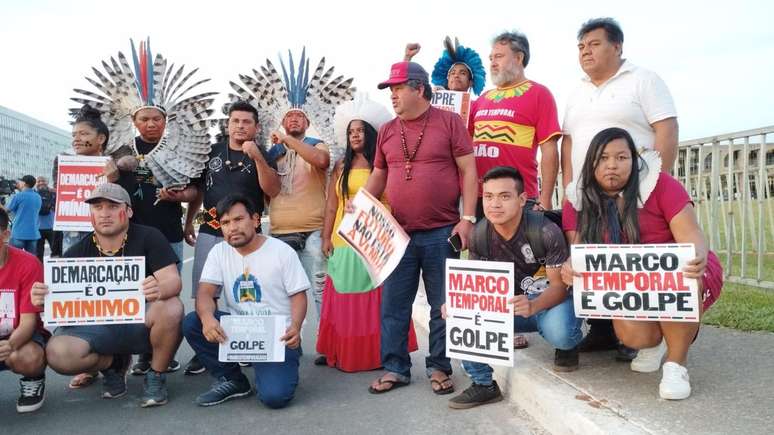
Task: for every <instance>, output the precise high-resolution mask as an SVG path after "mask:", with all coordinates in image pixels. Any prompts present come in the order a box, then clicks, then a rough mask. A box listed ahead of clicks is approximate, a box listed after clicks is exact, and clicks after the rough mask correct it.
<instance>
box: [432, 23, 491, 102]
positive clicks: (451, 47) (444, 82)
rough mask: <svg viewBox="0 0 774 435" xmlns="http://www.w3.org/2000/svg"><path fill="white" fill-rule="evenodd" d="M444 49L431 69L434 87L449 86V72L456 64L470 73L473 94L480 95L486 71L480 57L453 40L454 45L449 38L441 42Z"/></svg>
mask: <svg viewBox="0 0 774 435" xmlns="http://www.w3.org/2000/svg"><path fill="white" fill-rule="evenodd" d="M443 45H444V47H445V48H446V49H445V50H444V52H443V54H442V55H441V57H440V58H439V59H438V61H437V62H436V63H435V66H434V67H433V74H432V77H431V80H432V82H433V84H434V85H436V86H442V87H444V88H446V87H448V86H449V70H450V69H451V68H452V67H453V66H454V65H456V64H458V63H461V64H463V65H465V66H466V67H467V68H468V71H470V78H471V82H472V88H473V92H474V93H475V94H476V95H480V94H481V91H483V90H484V85H485V84H486V69H485V68H484V64H483V63H482V62H481V57H480V56H479V55H478V53H476V51H475V50H473V49H471V48H468V47H463V46H462V45H460V41H459V40H457V38H454V44H452V40H451V38H450V37H448V36H447V37H446V39H444V41H443Z"/></svg>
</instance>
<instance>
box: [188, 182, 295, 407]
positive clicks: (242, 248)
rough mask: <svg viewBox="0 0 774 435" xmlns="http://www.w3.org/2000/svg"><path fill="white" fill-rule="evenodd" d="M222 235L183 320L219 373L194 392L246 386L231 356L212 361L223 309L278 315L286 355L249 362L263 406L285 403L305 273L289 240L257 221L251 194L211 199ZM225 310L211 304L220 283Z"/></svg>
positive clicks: (222, 395) (212, 399)
mask: <svg viewBox="0 0 774 435" xmlns="http://www.w3.org/2000/svg"><path fill="white" fill-rule="evenodd" d="M216 210H217V218H218V220H219V222H220V227H221V230H222V231H223V238H224V241H222V242H220V243H218V244H217V245H215V246H214V247H213V248H212V250H211V251H210V253H209V255H208V256H207V261H206V262H205V263H204V268H203V269H202V275H201V279H200V280H199V289H198V291H197V293H196V312H193V313H190V314H188V316H186V318H185V320H183V335H184V336H185V338H186V340H188V344H190V345H191V347H192V348H193V349H194V351H195V352H196V356H197V358H198V359H199V361H200V362H201V363H202V364H204V366H205V367H206V368H207V370H209V371H210V373H211V374H212V375H213V376H214V377H215V378H216V379H217V382H216V383H215V384H214V385H213V386H212V388H211V389H210V390H209V391H207V392H205V393H204V394H202V395H200V396H199V397H197V398H196V403H197V404H199V405H200V406H212V405H217V404H219V403H222V402H225V401H226V400H229V399H235V398H238V397H245V396H248V395H250V394H251V393H252V387H251V386H250V381H249V380H248V379H247V377H246V376H245V375H244V374H242V371H241V369H240V368H239V365H238V364H236V363H223V362H219V361H218V345H219V343H223V342H225V341H226V334H225V332H224V330H223V328H222V327H221V325H220V318H221V317H222V316H225V315H229V314H231V315H284V316H286V318H287V322H286V330H285V334H284V335H283V336H282V341H283V342H284V343H285V361H284V362H265V363H254V364H253V368H254V369H255V381H256V388H257V390H258V396H259V399H260V401H261V402H263V404H264V405H266V406H267V407H269V408H282V407H285V406H286V405H287V404H288V403H289V402H290V400H291V399H293V394H294V393H295V389H296V386H297V385H298V360H299V357H300V356H301V324H302V323H303V321H304V317H306V304H307V300H306V291H307V290H308V289H309V287H310V285H309V279H308V278H307V276H306V273H305V272H304V268H303V267H302V266H301V262H300V261H299V259H298V256H297V255H296V253H295V251H293V248H291V247H290V246H288V245H287V244H285V243H283V242H281V241H279V240H277V239H274V238H271V237H266V236H264V235H262V234H256V233H255V229H256V228H257V227H258V225H260V224H261V220H260V215H258V213H257V212H256V209H255V205H253V203H252V201H251V200H250V199H249V198H247V197H246V196H244V195H242V194H230V195H228V196H226V197H225V198H223V199H222V200H221V201H220V202H219V203H218V205H217V207H216ZM221 287H222V288H223V292H222V294H221V295H220V298H221V301H222V302H223V303H224V304H225V306H226V309H227V310H228V312H224V311H220V310H218V309H217V308H218V307H217V300H216V298H217V297H218V296H219V295H218V293H219V292H218V289H219V288H221Z"/></svg>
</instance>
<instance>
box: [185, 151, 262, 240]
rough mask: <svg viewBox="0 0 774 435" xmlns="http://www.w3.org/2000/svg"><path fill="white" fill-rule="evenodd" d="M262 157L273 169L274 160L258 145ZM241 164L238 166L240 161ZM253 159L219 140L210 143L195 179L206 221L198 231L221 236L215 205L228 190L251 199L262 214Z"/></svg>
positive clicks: (260, 191) (260, 193)
mask: <svg viewBox="0 0 774 435" xmlns="http://www.w3.org/2000/svg"><path fill="white" fill-rule="evenodd" d="M258 149H259V150H260V151H261V154H262V155H263V158H264V159H266V161H267V162H269V165H270V166H271V167H272V168H275V169H276V165H275V164H274V162H271V161H270V160H269V158H268V157H267V154H266V150H264V149H263V147H261V146H259V147H258ZM239 163H241V165H240V164H239ZM256 172H257V169H256V167H255V162H254V161H253V160H252V159H251V158H250V157H248V156H247V155H246V154H244V153H243V152H242V151H235V150H232V149H230V148H229V147H228V142H218V143H216V144H214V145H213V146H212V150H211V151H210V157H209V160H208V161H207V165H206V166H205V168H204V172H202V177H201V178H200V179H198V180H196V181H195V183H197V185H198V186H199V189H203V190H204V201H203V205H204V210H205V211H206V212H207V217H206V219H205V222H204V223H203V224H202V225H201V226H200V227H199V231H200V232H203V233H205V234H210V235H213V236H218V237H223V232H222V231H221V230H220V225H219V224H218V221H217V219H216V217H215V216H216V214H215V206H217V205H218V201H220V200H221V199H223V198H224V197H225V196H226V195H228V194H229V193H242V194H244V195H247V197H249V198H250V199H252V200H253V203H254V204H255V207H256V209H257V211H258V214H263V209H264V198H263V190H262V189H261V185H260V184H258V175H257V174H256Z"/></svg>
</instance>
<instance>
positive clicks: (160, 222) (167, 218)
mask: <svg viewBox="0 0 774 435" xmlns="http://www.w3.org/2000/svg"><path fill="white" fill-rule="evenodd" d="M134 143H135V145H136V146H137V152H139V153H140V154H143V155H144V154H148V153H149V152H151V150H153V148H154V147H155V146H156V144H153V143H148V142H145V141H144V140H142V139H141V138H140V137H137V138H135V140H134ZM118 184H120V185H121V187H123V188H124V189H126V191H127V192H129V196H131V197H132V211H133V212H134V215H133V216H132V222H133V223H135V224H140V225H147V226H149V227H154V228H156V229H158V230H159V231H161V233H162V234H164V237H166V239H167V241H169V243H177V242H180V241H182V240H183V221H182V219H183V207H181V206H180V203H178V202H169V201H159V202H158V203H156V204H155V205H154V203H155V202H156V199H157V198H156V189H160V188H161V184H159V183H158V182H157V181H156V177H154V176H153V173H152V172H151V170H150V168H148V167H144V166H142V165H138V166H137V169H135V170H134V171H133V172H124V171H121V175H120V177H119V178H118Z"/></svg>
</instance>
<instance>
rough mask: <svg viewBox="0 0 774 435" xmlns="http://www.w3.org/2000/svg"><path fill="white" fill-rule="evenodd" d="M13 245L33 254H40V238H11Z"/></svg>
mask: <svg viewBox="0 0 774 435" xmlns="http://www.w3.org/2000/svg"><path fill="white" fill-rule="evenodd" d="M10 241H11V246H13V247H14V248H19V249H23V250H25V251H27V252H29V253H30V254H32V255H38V239H35V240H26V239H14V238H11V240H10Z"/></svg>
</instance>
